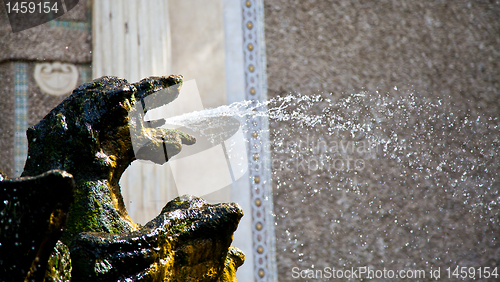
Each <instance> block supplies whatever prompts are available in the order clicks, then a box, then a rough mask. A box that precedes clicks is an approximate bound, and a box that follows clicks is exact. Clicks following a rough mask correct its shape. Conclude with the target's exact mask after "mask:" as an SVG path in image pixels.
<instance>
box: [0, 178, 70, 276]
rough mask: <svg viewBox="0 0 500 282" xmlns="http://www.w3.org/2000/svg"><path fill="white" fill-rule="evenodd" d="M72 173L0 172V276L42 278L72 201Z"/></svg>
mask: <svg viewBox="0 0 500 282" xmlns="http://www.w3.org/2000/svg"><path fill="white" fill-rule="evenodd" d="M74 186H75V184H74V181H73V177H72V176H71V175H70V174H68V173H66V172H64V171H60V170H52V171H48V172H46V173H43V174H41V175H39V176H36V177H23V178H17V179H12V180H5V179H3V177H1V176H0V215H1V217H0V226H1V228H0V277H2V281H23V280H24V279H25V278H27V277H29V278H30V279H34V280H36V281H41V280H42V279H43V277H44V274H45V268H46V265H47V260H48V259H49V256H50V253H51V252H52V250H53V249H54V246H55V245H56V243H57V241H58V239H59V238H60V236H61V234H62V229H63V227H64V224H65V222H66V219H67V215H68V211H69V208H70V206H71V204H72V203H73V190H74Z"/></svg>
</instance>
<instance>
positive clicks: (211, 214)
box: [0, 76, 244, 281]
mask: <svg viewBox="0 0 500 282" xmlns="http://www.w3.org/2000/svg"><path fill="white" fill-rule="evenodd" d="M181 84H182V77H181V76H168V77H149V78H146V79H143V80H141V81H140V82H137V83H132V84H131V83H128V82H127V81H126V80H125V79H120V78H117V77H109V76H105V77H102V78H99V79H96V80H94V81H92V82H90V83H86V84H83V85H81V86H80V87H78V88H77V89H75V90H74V91H73V93H72V95H71V96H70V97H68V98H67V99H65V100H64V101H63V102H62V103H61V104H59V105H58V106H57V107H56V108H54V109H53V110H52V111H51V112H50V113H49V114H48V115H47V116H46V117H45V118H43V119H42V120H41V121H40V122H39V123H38V124H37V125H35V126H33V127H31V128H29V129H28V131H27V137H28V144H29V149H28V159H27V161H26V164H25V168H24V172H23V174H22V175H21V178H19V179H14V180H7V179H3V178H4V177H2V178H0V197H1V200H2V201H3V202H0V210H1V213H2V216H4V219H6V220H7V219H13V220H14V221H15V224H14V223H12V221H11V222H7V221H5V220H4V221H2V225H1V231H0V240H1V241H0V271H1V273H0V276H2V277H7V281H9V280H10V281H21V280H24V279H26V280H27V281H31V280H34V281H43V280H44V279H45V281H59V280H70V279H71V281H124V280H127V281H236V278H235V272H236V269H237V268H238V267H239V266H240V265H241V264H242V263H243V261H244V255H243V253H242V252H241V251H239V250H238V249H236V248H234V247H230V244H231V241H232V234H233V232H234V231H235V230H236V227H237V225H238V222H239V220H240V218H241V217H242V216H243V213H242V210H241V208H240V207H239V206H238V205H237V204H234V203H230V204H217V205H210V204H208V203H207V202H206V201H204V200H203V199H200V198H197V197H194V196H188V195H185V196H182V197H178V198H176V199H174V200H172V201H171V202H169V203H168V204H167V205H166V206H165V207H164V208H163V210H162V211H161V213H160V215H158V216H157V217H156V218H155V219H153V220H151V221H150V222H149V223H147V224H146V225H144V226H140V225H139V224H136V223H134V222H133V221H132V219H131V218H130V217H129V216H128V214H127V211H126V209H125V205H124V203H123V198H122V195H121V192H120V186H119V180H120V177H121V175H122V174H123V172H124V171H125V169H126V168H127V167H128V166H129V165H130V163H131V162H133V161H134V160H135V159H144V160H150V161H153V162H155V163H159V164H162V163H164V162H165V161H167V160H168V158H169V157H172V156H173V155H175V154H177V153H179V152H180V150H181V147H182V144H185V145H190V144H193V143H195V141H196V140H195V138H194V137H193V136H191V135H189V134H186V133H183V132H181V131H178V130H175V129H165V128H159V127H158V126H160V125H162V122H161V121H156V122H145V121H144V120H143V116H144V115H143V114H132V115H131V114H130V112H131V111H134V110H135V109H136V107H135V106H136V104H137V103H141V106H142V107H139V108H141V109H143V110H145V111H147V110H150V109H152V108H155V107H159V106H162V105H164V104H167V103H169V102H171V101H173V100H174V99H175V98H176V97H177V96H178V94H179V89H180V86H181ZM159 91H163V92H162V95H155V94H157V93H159ZM145 99H148V103H147V106H148V108H146V107H145V104H144V100H145ZM131 132H133V133H134V136H135V138H138V139H139V141H140V144H141V147H140V148H138V149H137V150H136V151H135V153H134V145H133V144H132V143H133V142H132V138H131V135H132V134H131ZM162 148H163V149H164V150H165V151H164V152H165V154H166V153H167V152H168V156H164V155H158V153H157V152H158V151H159V150H158V149H160V152H161V151H163V150H161V149H162ZM2 180H3V181H2ZM39 187H42V188H39ZM21 190H22V193H20V191H21ZM40 191H43V192H40ZM39 194H42V196H40V195H39ZM19 195H24V196H22V197H20V196H19ZM13 203H17V204H13ZM42 203H45V204H44V205H45V206H46V207H45V206H43V208H42V207H41V204H42ZM42 211H43V212H42ZM21 215H22V216H21ZM34 222H39V223H43V224H33V223H34ZM11 225H12V226H18V227H16V228H18V229H19V230H20V231H19V232H18V231H16V232H6V231H4V230H8V229H9V228H10V227H12V226H11ZM11 229H12V228H11ZM62 229H64V231H61V230H62ZM21 231H22V232H21ZM35 231H36V232H35ZM16 234H17V235H16ZM29 234H31V235H29ZM8 256H10V258H9V259H7V258H8Z"/></svg>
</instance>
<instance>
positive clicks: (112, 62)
mask: <svg viewBox="0 0 500 282" xmlns="http://www.w3.org/2000/svg"><path fill="white" fill-rule="evenodd" d="M92 29H93V30H92V39H93V50H92V75H93V77H94V78H97V77H101V76H103V75H113V76H118V77H122V78H125V79H127V80H128V81H129V82H136V81H139V80H140V79H142V78H145V77H148V76H152V75H157V76H160V75H161V76H164V75H170V74H171V73H170V70H171V66H170V64H171V42H170V22H169V13H168V0H148V1H140V0H95V1H94V3H93V17H92ZM158 114H160V113H158ZM151 118H154V117H151ZM169 174H170V170H169V169H167V167H166V166H158V165H154V164H152V163H144V162H139V161H135V162H134V163H132V165H131V166H130V167H129V168H128V169H127V171H126V172H125V173H124V175H123V176H122V178H121V181H120V184H121V187H122V195H123V197H124V201H125V205H126V207H127V210H128V213H129V215H130V217H131V218H132V219H133V220H134V221H136V222H138V223H146V222H147V221H149V220H151V219H153V218H154V217H156V216H157V215H158V214H159V212H160V211H161V209H162V207H163V206H164V205H165V204H166V202H167V201H168V200H169V199H171V198H173V195H172V194H173V193H174V191H175V190H173V189H171V188H170V189H169V187H167V181H166V179H167V178H169Z"/></svg>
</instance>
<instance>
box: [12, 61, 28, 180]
mask: <svg viewBox="0 0 500 282" xmlns="http://www.w3.org/2000/svg"><path fill="white" fill-rule="evenodd" d="M14 72H15V74H14V96H15V99H14V107H15V111H14V115H15V126H14V129H15V136H14V176H16V177H17V176H19V175H21V173H22V171H23V169H24V162H25V161H26V157H27V156H28V140H27V139H26V129H27V128H28V64H27V63H22V62H18V63H15V65H14Z"/></svg>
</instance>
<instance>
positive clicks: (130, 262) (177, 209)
mask: <svg viewBox="0 0 500 282" xmlns="http://www.w3.org/2000/svg"><path fill="white" fill-rule="evenodd" d="M242 216H243V213H242V210H241V208H240V207H239V206H238V205H237V204H217V205H210V204H208V203H207V202H206V201H205V200H203V199H200V198H197V197H193V196H182V197H178V198H176V199H174V200H172V201H171V202H169V203H168V204H167V205H166V206H165V208H163V210H162V212H161V214H160V215H159V216H158V217H156V218H155V219H154V220H152V221H150V222H149V223H148V224H146V225H145V226H143V227H141V228H139V229H138V230H137V231H134V232H130V233H122V234H109V233H95V232H92V233H89V232H84V233H80V234H79V235H78V236H77V238H76V240H75V242H74V243H73V245H72V247H71V258H72V263H73V267H74V271H73V281H118V280H121V281H123V280H127V281H139V280H141V281H219V278H222V277H223V270H224V268H225V265H226V258H228V259H229V262H227V264H234V265H236V267H237V266H239V265H241V263H242V260H243V257H242V256H241V254H240V253H238V251H236V250H233V249H231V252H230V256H228V248H229V245H230V244H231V241H232V234H233V232H234V231H235V230H236V227H237V225H238V222H239V220H240V218H241V217H242ZM236 267H234V270H236ZM231 273H233V275H234V272H231ZM224 277H225V276H224ZM220 281H234V280H227V279H226V280H220Z"/></svg>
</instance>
